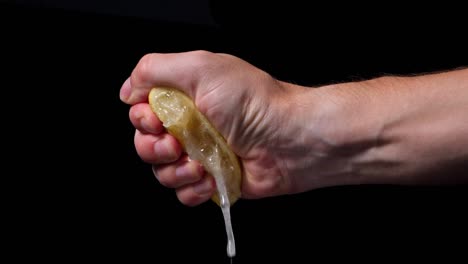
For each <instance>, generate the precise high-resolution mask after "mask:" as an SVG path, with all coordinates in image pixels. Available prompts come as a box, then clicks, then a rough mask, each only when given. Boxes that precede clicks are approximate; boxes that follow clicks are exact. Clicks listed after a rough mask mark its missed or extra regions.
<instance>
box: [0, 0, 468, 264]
mask: <svg viewBox="0 0 468 264" xmlns="http://www.w3.org/2000/svg"><path fill="white" fill-rule="evenodd" d="M14 2H15V1H9V3H3V2H2V3H1V4H0V17H1V18H0V22H1V28H2V40H1V42H2V53H3V54H2V64H3V66H4V67H3V69H4V70H2V71H3V73H4V74H2V76H3V77H2V78H3V87H2V90H3V92H4V95H3V97H2V98H3V99H4V100H3V104H2V108H3V116H4V119H3V121H4V126H3V128H4V130H3V131H4V134H5V136H4V146H5V148H4V151H5V153H6V154H7V155H8V157H9V159H7V161H6V164H5V168H9V167H10V166H11V167H12V170H6V171H8V173H5V177H4V179H5V180H12V181H13V182H14V183H15V185H14V186H15V188H8V187H7V188H6V189H7V190H5V192H4V193H5V194H6V199H5V202H6V206H5V208H6V209H9V210H8V211H6V212H7V213H5V216H4V217H5V218H6V219H10V220H11V222H9V224H8V225H5V231H6V232H5V233H9V234H11V236H4V237H5V239H7V244H8V245H9V247H8V248H9V249H8V250H7V251H8V252H9V253H11V254H12V256H13V257H14V258H15V259H16V260H23V259H32V260H48V261H49V262H60V263H69V262H72V261H86V262H90V261H100V262H114V261H119V260H122V261H125V262H129V263H146V262H148V263H150V262H156V263H167V262H176V263H178V262H182V261H190V262H194V263H199V262H200V263H211V262H216V263H229V259H228V258H227V257H226V249H225V247H226V237H225V232H224V226H223V221H222V214H221V211H220V210H219V209H218V208H217V207H216V206H215V205H214V203H211V202H209V203H206V204H203V205H201V206H198V207H194V208H189V207H185V206H183V205H181V204H180V203H179V202H178V201H177V199H176V197H175V194H174V193H173V191H172V190H170V189H166V188H164V187H162V186H160V185H159V183H158V182H157V181H156V180H155V179H154V177H153V175H152V173H151V169H150V166H149V165H147V164H144V163H143V162H142V161H141V160H140V159H139V158H138V156H137V155H136V152H135V150H134V147H133V133H134V131H133V128H132V126H131V124H130V122H129V120H128V109H129V107H128V106H127V105H124V104H123V103H121V102H120V101H119V99H118V92H119V89H120V86H121V84H122V83H123V81H124V80H125V79H126V78H127V77H128V76H129V74H130V72H131V70H132V69H133V67H134V66H135V65H136V63H137V62H138V60H139V59H140V57H141V56H143V55H144V54H146V53H150V52H179V51H188V50H195V49H205V50H210V51H214V52H226V53H231V54H234V55H236V56H239V57H241V58H244V59H246V60H247V61H249V62H251V63H252V64H254V65H256V66H258V67H260V68H262V69H264V70H266V71H268V72H269V73H271V74H272V75H273V76H275V77H276V78H279V79H282V80H287V81H292V82H295V83H298V84H303V85H311V86H312V85H320V84H326V83H331V82H341V81H351V80H359V79H364V78H370V77H374V76H380V75H383V74H414V73H422V72H431V71H438V70H446V69H452V68H455V67H460V66H466V65H467V64H468V63H467V62H468V60H467V51H466V47H467V41H466V40H464V38H465V36H464V35H466V26H467V24H466V22H465V21H464V20H463V17H462V14H459V13H458V12H457V10H458V11H460V10H463V9H461V8H460V9H457V8H456V7H454V8H452V9H447V8H444V7H441V6H437V7H436V8H430V7H428V6H425V7H419V8H417V9H411V8H409V7H407V6H405V5H390V4H385V3H382V6H371V7H370V8H372V9H371V11H368V10H366V9H365V7H364V6H362V7H361V6H356V5H354V6H349V5H346V6H344V5H343V4H338V3H335V2H329V3H328V4H329V6H322V5H318V4H312V6H311V7H306V6H305V5H293V4H288V5H286V4H284V3H283V4H268V6H266V5H256V6H254V5H252V4H242V3H240V2H239V3H238V2H235V3H234V2H233V3H229V4H227V3H225V2H224V3H223V2H221V1H211V2H209V6H207V7H208V8H210V9H209V17H207V16H206V13H203V16H201V15H193V16H190V15H187V14H190V12H188V11H187V8H188V7H187V6H184V3H185V2H186V1H180V3H181V4H180V8H181V9H184V10H185V11H184V12H182V13H178V12H176V11H177V9H170V8H169V9H165V12H166V13H164V14H163V15H161V13H158V12H157V11H155V12H154V17H152V16H151V12H148V10H144V12H143V11H142V10H143V9H142V8H138V3H139V2H138V1H137V2H135V4H133V5H132V6H133V9H131V10H132V12H129V13H125V10H126V9H125V8H120V9H115V8H111V7H109V10H111V11H109V10H106V8H105V7H106V5H105V4H101V5H98V6H86V7H82V8H77V6H73V5H71V6H66V5H65V6H63V5H54V4H50V3H52V2H54V1H42V2H41V1H16V3H14ZM47 2H49V4H44V3H47ZM124 2H125V1H120V2H119V3H124ZM155 2H157V3H164V1H155ZM203 2H204V3H205V4H206V1H203ZM41 3H42V4H41ZM76 3H77V2H75V4H76ZM106 3H107V2H106ZM129 3H130V1H128V2H127V5H130V4H129ZM108 4H109V6H111V4H112V2H109V3H108ZM185 4H187V3H185ZM190 5H193V3H191V4H190ZM114 7H115V6H114ZM204 7H206V5H204ZM366 8H367V7H366ZM428 8H429V9H428ZM115 10H117V11H115ZM139 10H140V11H141V12H140V11H139ZM171 10H172V11H171ZM200 10H202V8H200V9H194V11H193V12H198V11H200ZM171 12H173V13H171ZM200 12H201V11H200ZM443 16H446V17H445V18H442V17H443ZM463 32H464V33H463ZM5 186H9V185H5ZM466 191H467V190H466V186H458V187H399V186H343V187H334V188H325V189H320V190H314V191H311V192H307V193H303V194H298V195H290V196H282V197H275V198H268V199H262V200H241V201H239V202H238V203H237V204H236V205H235V206H234V207H233V208H232V217H233V228H234V232H235V237H236V242H237V251H238V256H236V258H235V259H234V260H233V262H234V263H259V262H262V263H263V262H267V261H272V260H280V261H287V262H291V263H296V262H299V261H301V262H313V261H317V260H319V259H323V258H327V259H329V260H334V259H342V258H345V259H346V260H347V261H362V260H371V261H382V260H387V259H388V260H396V261H406V260H421V259H435V258H441V259H443V260H444V262H446V261H447V260H448V259H454V258H460V257H462V258H465V259H466V245H467V227H466V223H467V220H468V219H467V217H466V216H465V211H466V201H467V199H466V198H467V192H466ZM10 248H11V250H10ZM169 260H170V261H169ZM448 262H450V261H448Z"/></svg>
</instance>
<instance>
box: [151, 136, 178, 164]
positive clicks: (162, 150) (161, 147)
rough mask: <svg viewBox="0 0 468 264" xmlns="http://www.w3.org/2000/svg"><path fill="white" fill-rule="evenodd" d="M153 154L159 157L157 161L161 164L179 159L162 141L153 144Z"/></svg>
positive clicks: (166, 142)
mask: <svg viewBox="0 0 468 264" xmlns="http://www.w3.org/2000/svg"><path fill="white" fill-rule="evenodd" d="M154 153H155V154H156V155H158V156H159V157H158V159H159V161H160V162H162V163H166V162H172V161H175V160H177V158H179V157H178V156H177V153H176V151H175V149H174V148H173V147H172V146H170V143H169V142H168V141H166V140H164V139H162V140H158V141H156V143H154Z"/></svg>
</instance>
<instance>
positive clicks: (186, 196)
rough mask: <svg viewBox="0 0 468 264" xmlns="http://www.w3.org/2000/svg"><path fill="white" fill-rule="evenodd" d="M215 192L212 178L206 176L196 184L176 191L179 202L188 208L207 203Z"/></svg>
mask: <svg viewBox="0 0 468 264" xmlns="http://www.w3.org/2000/svg"><path fill="white" fill-rule="evenodd" d="M215 191H216V183H215V181H214V178H213V177H212V176H210V175H208V174H205V176H204V177H203V178H202V179H201V180H200V181H198V182H195V183H192V184H189V185H184V186H182V187H180V188H178V189H176V194H177V198H178V199H179V201H180V202H181V203H183V204H185V205H188V206H195V205H199V204H201V203H204V202H206V201H208V200H209V199H210V198H211V196H213V194H214V193H215Z"/></svg>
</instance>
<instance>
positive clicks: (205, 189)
mask: <svg viewBox="0 0 468 264" xmlns="http://www.w3.org/2000/svg"><path fill="white" fill-rule="evenodd" d="M212 189H213V186H212V185H211V181H210V180H207V179H204V180H202V182H200V183H198V184H196V185H194V186H193V191H194V192H196V193H197V194H199V195H203V194H207V193H210V192H211V190H212Z"/></svg>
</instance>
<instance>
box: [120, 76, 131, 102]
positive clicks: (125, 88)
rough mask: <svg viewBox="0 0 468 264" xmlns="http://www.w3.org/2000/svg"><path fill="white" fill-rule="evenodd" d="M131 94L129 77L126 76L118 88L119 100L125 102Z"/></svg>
mask: <svg viewBox="0 0 468 264" xmlns="http://www.w3.org/2000/svg"><path fill="white" fill-rule="evenodd" d="M131 94H132V86H131V85H130V78H128V79H127V80H126V81H125V82H124V84H123V85H122V88H120V100H122V101H124V102H126V101H127V100H128V98H129V97H130V95H131Z"/></svg>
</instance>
